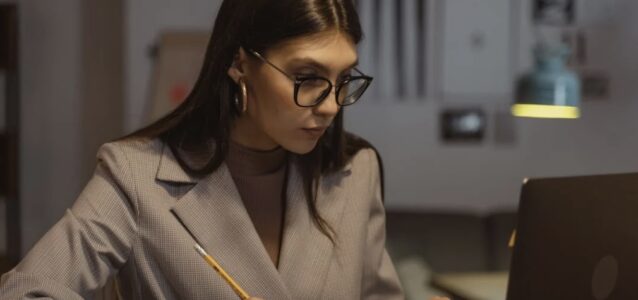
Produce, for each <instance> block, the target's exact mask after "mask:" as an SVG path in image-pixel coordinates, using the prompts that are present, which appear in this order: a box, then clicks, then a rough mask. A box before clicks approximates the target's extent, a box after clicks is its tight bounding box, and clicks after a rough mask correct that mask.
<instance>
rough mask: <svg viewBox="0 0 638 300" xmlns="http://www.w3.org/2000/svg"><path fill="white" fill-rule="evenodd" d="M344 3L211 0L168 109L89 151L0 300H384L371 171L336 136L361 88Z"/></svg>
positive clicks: (395, 289)
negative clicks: (71, 198) (89, 173)
mask: <svg viewBox="0 0 638 300" xmlns="http://www.w3.org/2000/svg"><path fill="white" fill-rule="evenodd" d="M361 36H362V33H361V28H360V25H359V20H358V16H357V13H356V11H355V7H354V6H353V4H352V2H351V1H350V0H303V1H301V0H276V1H275V0H225V1H223V3H222V5H221V8H220V11H219V15H218V18H217V20H216V23H215V26H214V30H213V33H212V36H211V39H210V43H209V46H208V49H207V53H206V58H205V61H204V65H203V68H202V71H201V73H200V76H199V79H198V81H197V83H196V85H195V87H194V89H193V91H192V93H191V94H190V95H189V97H188V98H187V99H186V101H185V102H184V103H183V104H182V105H181V106H179V107H178V108H177V109H176V110H175V111H173V112H172V113H170V114H169V115H167V116H166V117H164V118H163V119H161V120H159V121H158V122H156V123H154V124H152V125H151V126H149V127H147V128H145V129H142V130H140V131H138V132H136V133H134V134H132V135H130V136H128V137H125V138H123V139H121V140H119V141H116V142H112V143H108V144H105V145H104V146H102V147H101V149H100V150H99V152H98V165H97V168H96V171H95V174H94V176H93V178H92V179H91V181H90V182H89V183H88V185H87V186H86V188H85V190H84V191H83V192H82V194H81V195H80V196H79V198H78V199H77V201H76V203H75V204H74V205H73V207H72V208H71V209H70V210H68V212H67V213H66V215H65V216H64V217H63V218H62V219H61V220H60V221H59V222H58V223H57V224H56V225H55V226H54V227H53V228H52V229H51V230H50V231H49V232H48V233H47V234H46V235H45V236H44V237H43V238H42V240H41V241H40V242H38V243H37V245H36V246H35V247H34V248H33V249H32V250H31V251H30V252H29V254H28V255H27V256H26V258H25V259H24V260H23V261H22V262H21V263H20V264H19V265H18V266H17V267H16V268H15V269H14V270H12V271H11V272H9V273H7V274H5V275H4V276H3V277H2V291H1V292H0V298H2V299H15V298H22V297H26V298H38V297H49V298H54V299H81V298H91V297H92V295H94V293H95V292H96V291H97V290H98V289H100V288H101V287H102V286H103V285H104V284H105V282H106V281H107V279H108V278H109V277H110V276H116V280H117V284H118V290H119V293H120V294H121V296H122V298H124V299H235V298H237V296H236V295H235V293H234V292H233V289H231V287H230V286H229V285H228V284H227V283H226V282H225V281H223V280H222V278H221V277H220V276H219V275H218V274H217V273H216V272H215V271H214V270H213V269H212V268H211V267H209V266H208V265H207V264H206V263H205V261H204V260H203V259H202V257H200V256H199V254H198V253H197V252H196V251H195V250H194V248H193V247H194V245H196V244H198V245H201V247H202V248H204V249H205V250H206V251H207V252H208V253H209V254H210V255H211V256H212V257H214V258H215V259H216V260H217V261H218V262H219V263H220V264H221V266H222V267H223V268H224V269H225V270H226V271H227V272H228V273H229V274H230V276H231V277H233V278H234V280H235V281H236V282H237V283H238V284H239V285H240V286H241V287H242V288H243V289H244V290H245V291H246V292H247V293H249V294H250V295H254V296H259V297H262V298H264V299H266V300H269V299H270V300H272V299H277V300H279V299H400V298H402V297H403V296H402V292H401V288H400V286H399V283H398V281H397V276H396V274H395V271H394V267H393V265H392V262H391V261H390V259H389V257H388V255H387V253H386V251H385V249H384V242H385V229H384V227H385V223H384V209H383V204H382V199H381V198H382V196H381V195H382V191H381V190H382V189H381V182H382V179H381V172H380V164H379V163H378V159H377V155H376V153H375V151H374V150H373V149H372V147H371V146H370V145H369V144H368V143H367V142H365V141H364V140H362V139H360V138H357V137H355V136H353V135H350V134H348V133H346V132H344V130H343V110H342V107H343V106H347V105H351V104H354V103H355V102H356V101H357V100H359V98H360V97H361V95H362V94H363V92H364V91H365V89H366V88H367V87H368V85H369V84H370V82H371V81H372V78H371V77H368V76H366V75H364V73H363V72H362V71H360V70H358V69H357V68H356V65H357V53H356V44H357V43H358V42H359V41H360V40H361Z"/></svg>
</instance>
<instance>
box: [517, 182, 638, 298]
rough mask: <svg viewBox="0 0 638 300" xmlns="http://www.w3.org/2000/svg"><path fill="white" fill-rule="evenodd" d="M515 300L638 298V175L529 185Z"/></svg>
mask: <svg viewBox="0 0 638 300" xmlns="http://www.w3.org/2000/svg"><path fill="white" fill-rule="evenodd" d="M518 213H519V217H518V226H517V230H516V242H515V246H514V249H513V255H512V263H511V269H510V279H509V284H508V292H507V299H508V300H524V299H534V300H539V299H542V300H551V299H561V300H564V299H595V300H603V299H605V300H606V299H638V173H637V174H619V175H601V176H583V177H568V178H549V179H531V180H527V181H526V182H525V183H524V184H523V187H522V191H521V198H520V204H519V212H518Z"/></svg>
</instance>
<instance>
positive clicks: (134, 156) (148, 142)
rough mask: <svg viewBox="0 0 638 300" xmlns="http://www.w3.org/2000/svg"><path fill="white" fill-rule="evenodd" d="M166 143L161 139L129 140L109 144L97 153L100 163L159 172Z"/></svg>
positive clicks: (104, 145) (101, 147)
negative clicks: (158, 168)
mask: <svg viewBox="0 0 638 300" xmlns="http://www.w3.org/2000/svg"><path fill="white" fill-rule="evenodd" d="M163 148H164V142H162V141H161V140H160V139H159V138H154V139H150V138H135V139H133V138H129V139H123V140H117V141H113V142H108V143H105V144H103V145H102V146H100V148H99V149H98V152H97V160H98V162H102V163H106V164H107V165H113V164H115V165H120V166H121V167H125V168H127V169H134V170H140V169H149V168H150V169H154V170H157V167H158V165H159V161H160V158H161V156H162V152H163Z"/></svg>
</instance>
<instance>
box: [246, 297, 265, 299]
mask: <svg viewBox="0 0 638 300" xmlns="http://www.w3.org/2000/svg"><path fill="white" fill-rule="evenodd" d="M248 300H264V299H261V298H257V297H250V298H249V299H248Z"/></svg>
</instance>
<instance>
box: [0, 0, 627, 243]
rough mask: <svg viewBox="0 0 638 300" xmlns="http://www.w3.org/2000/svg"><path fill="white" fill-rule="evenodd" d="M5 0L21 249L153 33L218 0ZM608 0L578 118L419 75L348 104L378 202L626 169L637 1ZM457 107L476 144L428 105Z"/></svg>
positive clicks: (137, 98)
mask: <svg viewBox="0 0 638 300" xmlns="http://www.w3.org/2000/svg"><path fill="white" fill-rule="evenodd" d="M442 1H443V0H438V1H431V3H439V4H441V3H442ZM468 1H469V0H468ZM583 1H597V0H583ZM1 2H12V1H8V0H0V3H1ZM16 2H19V3H18V5H19V9H20V22H21V23H20V25H21V29H20V30H21V31H20V35H21V40H20V48H21V61H20V63H21V76H22V77H21V80H22V83H21V85H22V86H21V93H22V124H21V125H22V132H21V134H22V144H21V147H22V149H21V155H22V158H21V162H20V163H21V165H22V174H21V196H22V203H23V204H22V205H23V209H22V220H23V233H24V238H23V242H22V244H23V251H26V250H28V248H29V247H30V246H31V245H32V244H33V243H34V242H35V241H36V240H37V239H38V238H39V237H40V236H41V235H42V234H43V233H44V232H45V231H46V230H47V229H48V228H49V227H50V226H51V225H52V224H53V223H54V222H55V221H56V220H57V219H59V218H60V217H61V216H62V214H63V212H64V210H65V209H66V208H67V207H68V206H69V205H71V204H72V203H73V201H74V200H75V198H76V197H77V195H78V193H79V192H80V190H81V189H82V187H83V186H84V185H85V184H86V181H87V180H88V178H89V176H90V174H91V172H92V170H93V167H94V165H95V159H94V157H95V153H96V150H97V146H98V145H99V144H101V143H103V142H106V141H108V140H110V139H113V138H115V137H118V136H120V135H122V134H124V133H126V132H130V131H132V130H133V129H135V128H138V127H139V126H141V125H143V124H144V120H145V119H144V114H145V109H146V106H147V105H148V103H147V101H148V98H149V86H150V78H151V74H152V58H151V55H149V53H151V52H152V48H153V46H154V45H155V43H156V41H157V39H158V36H159V35H160V33H162V32H164V31H166V30H173V31H174V30H210V28H211V26H212V24H213V21H214V20H213V18H214V16H215V14H216V11H217V9H218V6H219V3H220V1H219V0H161V1H151V0H135V1H128V0H85V1H80V0H56V1H46V0H20V1H16ZM470 2H472V1H470ZM514 2H517V3H520V5H512V6H511V8H510V9H509V10H508V11H510V12H511V13H512V16H508V18H512V19H513V21H512V24H516V25H515V26H514V27H512V28H510V29H511V30H510V33H509V34H510V35H511V36H510V37H508V38H512V40H513V41H514V42H513V43H511V44H508V45H512V47H513V48H512V49H508V51H511V52H510V53H512V55H511V57H509V58H508V60H511V62H510V63H508V66H509V68H511V73H512V78H511V79H512V80H513V79H514V76H517V75H518V74H520V73H521V72H523V70H525V69H527V68H529V66H530V64H531V56H530V50H531V44H532V41H531V40H532V34H531V33H530V28H529V27H530V25H529V24H527V23H526V21H525V20H524V19H523V18H522V17H521V16H523V15H524V14H526V13H529V7H527V6H528V5H527V4H525V3H529V2H526V1H524V0H513V1H512V3H514ZM610 2H613V3H614V5H613V8H612V11H611V16H612V17H610V18H607V19H606V21H605V22H602V23H592V24H590V25H588V26H591V28H589V29H588V39H589V42H588V45H589V46H588V51H589V52H590V53H589V62H590V64H591V65H592V66H594V67H596V68H600V69H602V70H604V71H605V72H607V74H608V75H609V77H610V78H611V81H610V82H611V96H610V97H609V98H608V99H603V100H600V101H589V102H584V103H583V107H582V110H583V117H582V118H581V119H579V120H575V121H557V120H526V119H514V118H512V117H509V113H508V110H509V103H510V102H511V100H512V99H511V95H510V96H509V97H508V96H507V95H501V96H500V97H483V98H481V97H479V98H477V99H474V98H473V99H463V98H462V97H460V98H455V97H450V96H445V95H440V94H439V93H437V92H436V89H437V86H436V85H437V84H436V82H434V83H430V84H428V92H427V95H426V97H423V98H418V99H417V98H410V97H404V99H402V100H401V101H395V100H397V99H393V96H385V97H384V96H383V95H377V96H375V97H366V98H365V99H364V100H362V102H361V103H360V104H357V105H356V106H354V107H351V108H348V111H347V126H348V128H349V129H350V130H351V131H353V132H355V133H358V134H360V135H362V136H364V137H366V138H368V139H369V140H370V141H372V142H373V143H374V144H375V145H376V146H377V147H378V148H379V150H380V152H381V154H382V156H383V158H384V161H385V167H386V181H387V192H386V195H387V201H386V203H387V206H388V209H390V210H401V209H406V208H414V209H418V210H446V211H471V212H476V213H485V212H489V211H493V210H500V209H514V208H515V207H516V204H517V200H518V191H519V188H520V183H521V180H522V179H523V178H524V177H528V176H559V175H574V174H587V173H608V172H629V171H636V167H637V164H636V161H635V160H636V158H635V154H634V153H635V152H636V150H638V137H637V136H636V134H635V130H636V128H638V126H637V125H638V124H637V123H638V121H637V118H636V117H635V114H636V112H638V88H636V85H635V84H634V81H635V78H638V67H637V65H638V60H636V58H635V57H634V55H635V53H638V46H636V45H637V44H636V43H635V41H636V40H637V38H638V31H637V29H636V28H638V23H637V21H636V20H638V15H637V14H638V2H636V1H633V0H615V1H611V0H610ZM481 3H490V1H487V2H481ZM491 3H498V1H496V2H491ZM486 5H487V4H486ZM519 10H520V11H519ZM98 12H99V13H98ZM519 13H520V15H518V14H519ZM432 22H434V21H432ZM432 24H434V23H432ZM433 30H434V29H433ZM434 33H436V32H434ZM373 38H374V37H371V36H369V37H368V39H373ZM502 38H505V37H502ZM428 42H430V43H436V42H437V39H436V38H434V37H430V38H429V39H428ZM487 42H488V43H489V42H490V41H489V40H488V41H487ZM434 52H436V51H434ZM361 55H362V58H363V59H362V61H363V62H364V64H363V65H362V69H363V70H364V71H366V72H368V73H371V74H372V75H375V76H377V79H376V82H375V84H383V83H382V82H383V80H382V79H383V78H388V77H387V76H388V75H382V74H375V72H379V71H378V70H376V67H375V66H373V65H372V64H371V63H365V62H366V61H370V60H369V59H366V58H365V57H364V56H365V55H370V54H369V53H365V51H364V52H362V54H361ZM428 55H431V57H429V59H430V60H431V61H434V62H436V61H437V60H440V59H442V58H441V56H440V53H438V54H437V53H431V54H428ZM429 68H430V69H428V74H430V75H431V76H433V77H437V76H440V74H437V72H438V69H437V68H436V67H435V65H432V66H430V67H429ZM486 76H489V74H486ZM435 81H436V80H435ZM465 106H472V107H479V108H481V109H482V110H484V111H485V112H486V116H487V121H488V125H487V131H486V137H485V139H484V140H483V141H482V142H480V143H475V144H448V143H443V142H441V140H440V139H439V136H440V134H439V129H440V128H439V114H440V113H441V112H442V111H443V110H444V109H446V108H449V107H465ZM503 135H505V136H506V138H503Z"/></svg>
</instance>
